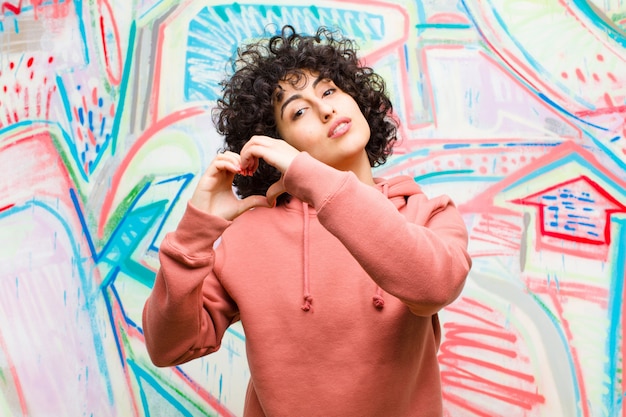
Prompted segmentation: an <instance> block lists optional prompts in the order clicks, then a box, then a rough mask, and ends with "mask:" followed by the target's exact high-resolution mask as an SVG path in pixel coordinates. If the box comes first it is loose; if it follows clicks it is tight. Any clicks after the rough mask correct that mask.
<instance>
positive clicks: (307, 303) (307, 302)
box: [302, 295, 313, 311]
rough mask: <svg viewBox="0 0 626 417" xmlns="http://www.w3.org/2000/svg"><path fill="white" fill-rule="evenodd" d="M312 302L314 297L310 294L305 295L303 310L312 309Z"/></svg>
mask: <svg viewBox="0 0 626 417" xmlns="http://www.w3.org/2000/svg"><path fill="white" fill-rule="evenodd" d="M311 304H313V297H311V296H310V295H305V296H304V304H303V305H302V310H303V311H309V310H311Z"/></svg>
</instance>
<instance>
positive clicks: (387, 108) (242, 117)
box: [214, 25, 398, 204]
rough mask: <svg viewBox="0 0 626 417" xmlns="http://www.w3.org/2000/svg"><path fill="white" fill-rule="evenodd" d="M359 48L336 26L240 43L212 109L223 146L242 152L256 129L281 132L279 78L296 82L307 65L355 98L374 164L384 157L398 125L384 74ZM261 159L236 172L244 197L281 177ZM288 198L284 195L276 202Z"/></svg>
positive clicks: (260, 191)
mask: <svg viewBox="0 0 626 417" xmlns="http://www.w3.org/2000/svg"><path fill="white" fill-rule="evenodd" d="M356 50H357V47H356V45H355V43H354V41H352V40H350V39H347V38H345V37H343V36H342V35H341V33H339V32H338V31H333V30H331V29H329V28H326V27H320V28H319V29H318V30H317V33H316V34H315V35H312V36H309V35H303V34H298V33H296V30H295V29H294V28H293V27H292V26H290V25H286V26H284V27H283V28H282V30H281V32H280V34H278V35H274V36H271V37H268V38H265V39H262V40H258V41H255V42H252V43H249V44H247V45H244V46H242V47H239V48H238V50H237V55H236V57H235V60H234V62H233V64H232V69H233V71H234V72H233V75H232V76H231V77H230V78H229V79H227V80H225V81H223V82H222V83H221V86H222V87H223V96H222V98H220V99H219V100H218V101H217V107H216V108H215V110H214V123H215V126H216V128H217V131H218V132H219V133H220V134H222V135H223V136H224V140H225V150H229V151H232V152H235V153H239V152H241V149H242V148H243V146H244V145H245V143H246V142H247V141H248V140H249V139H250V138H251V137H252V136H254V135H265V136H270V137H273V138H280V136H279V134H278V131H277V128H276V121H275V119H274V109H273V95H274V93H275V91H276V88H277V87H278V83H279V82H280V81H287V80H289V81H290V82H297V80H298V77H300V76H302V73H303V71H309V72H312V73H316V74H319V75H320V76H322V77H324V78H328V79H331V80H332V81H333V82H334V83H335V85H337V87H339V88H340V89H341V90H343V91H344V92H346V93H348V94H349V95H351V96H352V97H353V98H354V100H355V101H356V102H357V104H358V106H359V108H360V109H361V112H362V113H363V115H364V116H365V119H366V120H367V122H368V124H369V127H370V131H371V135H370V139H369V142H368V143H367V145H366V147H365V150H366V152H367V155H368V158H369V162H370V166H372V167H375V166H378V165H381V164H383V163H385V162H386V160H387V157H388V156H389V155H390V154H391V152H392V148H393V145H394V143H395V141H396V140H397V136H396V135H397V128H398V125H397V122H396V119H394V118H393V117H392V111H393V108H392V104H391V101H390V99H389V98H388V96H387V93H386V91H385V82H384V80H383V79H382V77H380V76H379V75H378V74H376V73H374V71H373V70H372V69H371V68H369V67H366V66H362V65H361V63H360V62H359V59H358V57H357V54H356ZM294 75H295V81H294ZM259 162H260V163H259V168H258V170H257V171H256V172H255V173H254V175H252V176H242V175H236V176H235V179H234V181H233V185H234V186H235V188H236V191H237V194H238V195H239V196H240V197H242V198H245V197H248V196H250V195H255V194H259V195H264V194H265V193H266V192H267V189H268V188H269V186H270V185H272V184H273V183H274V182H276V181H278V180H279V179H280V175H281V174H280V172H279V171H278V170H277V169H276V168H274V167H272V166H271V165H269V164H267V163H265V162H264V161H259ZM288 198H289V196H288V195H282V196H280V197H279V198H278V204H281V203H283V202H285V201H286V200H287V199H288Z"/></svg>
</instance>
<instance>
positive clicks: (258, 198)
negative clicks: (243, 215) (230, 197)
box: [241, 195, 272, 212]
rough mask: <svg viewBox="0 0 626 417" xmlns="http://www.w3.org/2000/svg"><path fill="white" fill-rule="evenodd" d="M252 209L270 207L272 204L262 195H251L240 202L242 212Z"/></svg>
mask: <svg viewBox="0 0 626 417" xmlns="http://www.w3.org/2000/svg"><path fill="white" fill-rule="evenodd" d="M254 207H272V204H271V203H270V202H269V201H268V199H267V197H265V196H263V195H251V196H248V197H246V198H244V199H242V200H241V209H242V212H244V211H248V210H250V209H251V208H254Z"/></svg>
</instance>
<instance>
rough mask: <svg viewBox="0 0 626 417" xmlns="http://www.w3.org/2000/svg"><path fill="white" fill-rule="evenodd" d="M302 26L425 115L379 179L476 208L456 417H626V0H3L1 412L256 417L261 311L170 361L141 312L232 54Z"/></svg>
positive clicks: (451, 317) (448, 395)
mask: <svg viewBox="0 0 626 417" xmlns="http://www.w3.org/2000/svg"><path fill="white" fill-rule="evenodd" d="M285 23H291V24H293V25H295V26H296V27H297V28H298V29H299V30H301V31H305V32H309V33H311V32H313V31H314V30H315V29H316V28H317V27H318V26H319V25H328V26H338V27H340V28H341V29H342V30H343V31H344V33H345V34H346V35H348V36H349V37H352V38H354V39H355V40H357V42H358V44H359V45H360V46H361V50H360V52H361V56H362V58H363V60H364V61H365V62H366V63H367V64H368V65H370V66H372V67H374V68H375V69H376V70H377V71H378V72H379V73H380V74H381V75H383V76H384V77H385V79H386V80H387V81H388V83H389V89H390V92H391V95H392V98H393V102H394V108H395V111H396V112H397V116H398V117H399V119H400V120H401V121H402V129H401V136H402V140H401V142H400V143H399V144H398V146H397V148H396V150H395V153H394V156H393V158H392V159H391V160H390V161H389V162H388V163H387V164H386V165H384V166H383V167H381V168H378V172H377V175H379V176H386V175H393V174H400V173H402V174H408V175H411V176H413V177H414V178H415V180H416V181H417V182H419V183H420V184H421V185H422V186H423V188H424V190H425V191H426V192H427V194H432V195H435V194H440V193H448V194H450V195H452V196H453V198H454V200H455V201H456V202H457V204H458V206H459V208H460V209H461V211H462V213H463V215H464V218H465V221H466V223H467V226H468V229H469V231H470V250H471V254H472V256H473V259H474V266H473V269H472V272H471V274H470V277H469V280H468V283H467V285H466V287H465V290H464V292H463V294H462V295H461V297H460V298H459V299H458V300H457V301H456V302H455V303H454V304H452V305H451V306H449V307H448V308H446V309H445V311H444V312H442V315H441V318H442V325H443V341H442V345H441V349H440V355H439V359H440V364H441V370H442V376H443V384H444V401H445V412H446V415H447V416H453V417H465V416H470V417H471V416H504V415H506V416H524V417H536V416H549V417H559V416H560V417H575V416H576V417H578V416H579V417H597V416H610V417H613V416H623V415H626V413H624V410H626V405H624V401H623V399H624V393H625V392H626V381H625V380H624V374H623V366H624V363H623V360H624V357H625V356H626V346H625V345H624V343H623V335H624V315H625V313H626V306H625V305H624V302H623V292H624V281H625V278H626V122H625V119H626V2H625V1H623V0H593V1H585V0H436V1H435V0H388V1H384V0H377V1H375V0H358V1H351V0H341V1H340V0H336V1H325V0H320V1H318V2H315V3H314V4H313V5H312V4H311V3H310V2H304V1H276V2H275V3H271V2H262V1H254V0H251V1H242V2H237V3H233V2H219V1H211V0H193V1H174V0H161V1H159V0H89V1H83V0H65V1H63V0H45V1H44V0H37V1H35V0H30V1H28V0H23V1H22V0H10V1H0V174H1V175H0V323H1V324H0V388H1V389H0V415H2V416H33V417H40V416H70V417H72V416H97V417H103V416H123V417H128V416H136V417H142V416H156V417H160V416H166V417H167V416H240V415H241V413H242V409H243V401H244V395H245V387H246V383H247V379H248V375H249V374H248V369H247V367H246V357H245V347H244V344H245V333H244V332H243V329H242V328H241V327H240V326H239V325H235V326H233V327H232V328H231V329H230V330H229V332H228V333H227V334H226V337H225V340H224V343H223V346H222V349H221V350H220V351H219V352H218V353H216V354H214V355H211V356H208V357H205V358H203V359H200V360H196V361H193V362H191V363H188V364H185V365H183V366H180V367H176V368H165V369H160V368H156V367H154V366H153V365H152V364H151V362H150V360H149V358H148V356H147V353H146V351H145V345H144V340H143V332H142V328H141V310H142V307H143V303H144V301H145V299H146V297H147V296H148V294H149V291H150V288H151V286H152V283H153V279H154V275H155V271H156V268H157V267H158V259H157V252H158V247H159V243H160V241H161V239H162V237H163V235H164V233H166V232H168V231H170V230H172V229H173V228H174V227H175V226H176V224H177V222H178V219H179V218H180V215H181V214H182V210H183V209H184V206H185V203H186V201H187V199H188V198H189V196H190V193H191V191H192V190H193V186H194V183H195V181H196V180H197V178H198V175H199V174H200V173H201V172H202V171H203V170H204V168H205V167H206V166H207V164H208V163H209V161H210V160H211V159H212V158H213V156H214V155H215V152H216V150H217V149H218V148H219V147H220V138H219V136H218V135H217V134H216V133H215V131H214V128H213V125H212V122H211V108H212V106H213V104H214V102H215V99H216V97H217V96H218V94H219V92H220V91H219V86H218V82H219V81H220V80H221V79H222V78H223V76H224V71H225V70H226V69H227V68H228V60H229V58H230V57H231V56H232V54H233V52H234V50H235V47H236V45H237V44H238V43H240V42H242V41H245V40H249V39H252V38H255V37H257V36H259V35H260V34H262V33H263V32H264V31H265V29H266V28H270V29H271V28H274V30H275V28H277V27H279V26H281V25H282V24H285ZM268 25H270V26H268ZM271 25H273V26H271ZM390 417H393V416H390Z"/></svg>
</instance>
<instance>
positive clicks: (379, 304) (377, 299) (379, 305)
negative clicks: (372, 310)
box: [372, 295, 385, 310]
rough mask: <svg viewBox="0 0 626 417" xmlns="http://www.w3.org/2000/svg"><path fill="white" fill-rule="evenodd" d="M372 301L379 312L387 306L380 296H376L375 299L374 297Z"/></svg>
mask: <svg viewBox="0 0 626 417" xmlns="http://www.w3.org/2000/svg"><path fill="white" fill-rule="evenodd" d="M372 301H373V303H374V307H376V308H377V309H379V310H382V308H383V307H384V306H385V300H384V299H383V297H382V296H380V295H375V296H374V297H372Z"/></svg>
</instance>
